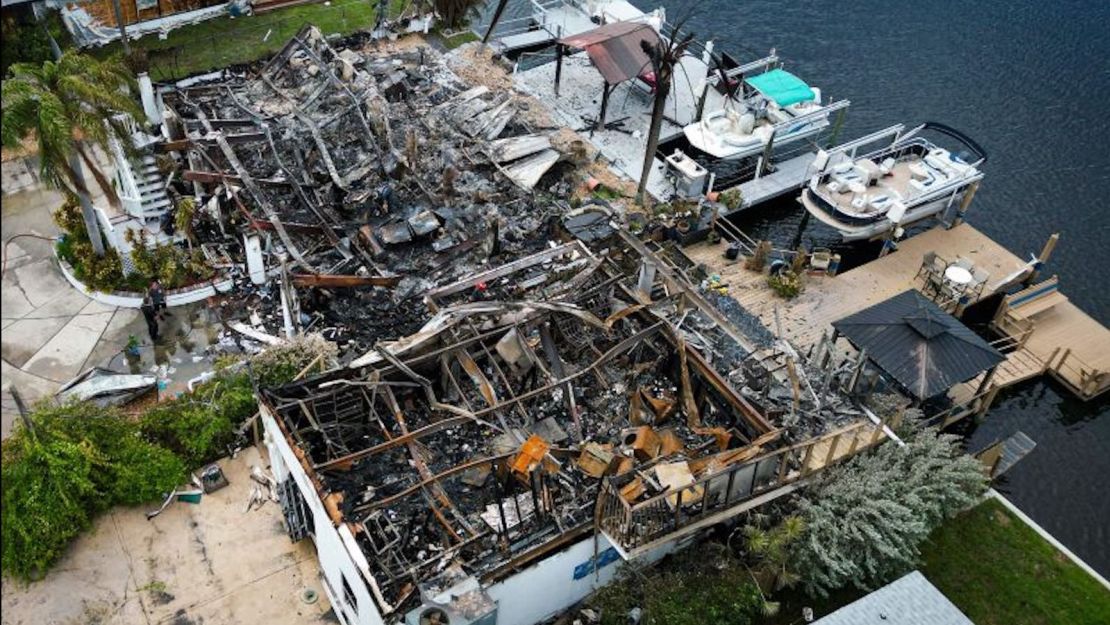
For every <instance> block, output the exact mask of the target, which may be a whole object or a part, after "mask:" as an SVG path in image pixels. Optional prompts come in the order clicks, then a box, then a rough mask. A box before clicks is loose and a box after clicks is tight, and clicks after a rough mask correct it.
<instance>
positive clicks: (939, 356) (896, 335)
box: [833, 290, 1005, 399]
mask: <svg viewBox="0 0 1110 625" xmlns="http://www.w3.org/2000/svg"><path fill="white" fill-rule="evenodd" d="M833 327H834V328H836V329H837V330H838V331H839V332H840V334H841V336H843V337H845V338H847V339H848V340H849V341H850V342H851V343H852V345H854V346H855V347H856V349H861V350H862V349H866V350H867V358H868V359H869V360H870V361H871V362H873V363H874V364H875V365H876V366H877V367H879V368H880V369H882V370H883V372H885V373H886V374H887V375H889V376H890V377H892V378H894V380H895V381H897V382H898V384H900V385H901V386H902V387H903V388H905V389H906V390H907V391H908V392H910V393H911V394H912V395H913V396H914V397H916V398H918V399H928V398H930V397H934V396H936V395H939V394H941V393H943V392H945V391H947V390H948V389H949V388H951V387H952V386H953V385H956V384H959V383H961V382H966V381H968V380H970V379H972V378H974V377H975V376H977V375H979V374H980V373H982V372H983V371H986V370H988V369H991V368H992V367H994V366H996V365H997V364H998V363H1000V362H1002V361H1003V360H1005V356H1003V355H1002V354H1001V353H999V351H998V350H996V349H995V348H993V347H991V346H990V344H988V343H987V342H986V341H984V340H983V339H982V338H981V337H979V335H977V334H975V333H974V332H972V331H971V330H970V329H968V327H967V326H965V325H964V324H963V323H961V322H960V320H959V319H956V318H955V317H953V316H952V315H950V314H948V313H946V312H944V311H943V310H941V308H940V307H939V306H937V305H936V304H935V303H934V302H932V301H931V300H929V299H928V298H926V297H925V296H924V295H922V294H921V293H919V292H917V291H915V290H909V291H906V292H904V293H901V294H899V295H895V296H894V297H892V298H890V299H888V300H885V301H882V302H879V303H878V304H875V305H874V306H871V307H870V308H865V309H863V310H861V311H859V312H858V313H855V314H854V315H849V316H847V317H844V318H843V319H840V320H839V321H835V322H833Z"/></svg>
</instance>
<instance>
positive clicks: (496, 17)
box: [482, 0, 509, 45]
mask: <svg viewBox="0 0 1110 625" xmlns="http://www.w3.org/2000/svg"><path fill="white" fill-rule="evenodd" d="M507 4H509V0H499V2H498V3H497V8H496V9H494V10H493V19H491V20H490V22H489V28H487V29H486V34H485V35H484V36H483V37H482V44H483V45H485V44H486V43H487V42H489V37H490V35H492V34H493V29H494V28H497V22H499V21H501V14H502V13H504V12H505V5H507Z"/></svg>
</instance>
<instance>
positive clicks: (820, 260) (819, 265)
mask: <svg viewBox="0 0 1110 625" xmlns="http://www.w3.org/2000/svg"><path fill="white" fill-rule="evenodd" d="M831 263H832V250H830V249H829V248H827V247H815V248H813V253H812V254H810V255H809V267H810V269H813V270H814V271H828V270H829V265H830V264H831Z"/></svg>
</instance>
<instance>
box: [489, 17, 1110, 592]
mask: <svg viewBox="0 0 1110 625" xmlns="http://www.w3.org/2000/svg"><path fill="white" fill-rule="evenodd" d="M632 2H633V3H634V4H636V5H637V6H639V7H640V8H641V9H644V10H650V9H652V8H654V7H655V6H659V5H662V6H664V7H666V9H667V17H668V20H670V21H671V22H675V21H676V20H678V19H679V18H681V17H683V16H686V15H688V16H689V19H688V20H687V22H686V24H687V30H689V31H692V32H694V33H695V34H696V35H697V36H698V38H699V39H703V40H704V39H713V40H714V41H715V42H716V45H717V49H718V50H720V51H726V52H729V53H730V54H732V56H734V57H738V58H746V59H751V58H757V57H758V56H763V55H765V54H766V53H767V52H768V51H769V50H770V49H771V48H772V47H774V48H776V49H777V51H778V53H779V55H780V56H782V57H783V58H784V59H786V68H787V69H788V70H791V71H793V72H795V73H797V74H798V75H799V76H801V77H802V78H804V79H805V80H807V81H808V82H810V84H812V85H814V86H818V87H820V88H821V90H822V92H823V93H824V94H825V95H826V96H834V97H836V98H848V99H849V100H851V101H852V106H851V108H850V109H849V112H848V117H847V123H846V125H845V128H844V131H843V133H842V135H841V138H842V139H849V138H852V137H855V136H860V135H863V134H866V133H867V132H871V131H873V130H878V129H881V128H885V127H887V126H889V125H891V124H895V123H905V124H907V125H914V124H916V123H919V122H923V121H937V122H940V123H943V124H947V125H950V126H953V127H955V128H957V129H959V130H961V131H963V132H964V133H966V134H968V135H969V136H970V137H972V138H973V139H975V140H976V141H978V142H979V143H980V144H981V145H982V146H983V147H984V148H985V149H986V150H987V151H988V153H989V161H988V162H987V164H986V165H985V166H984V169H985V171H986V179H985V180H984V182H983V185H982V187H981V188H980V190H979V193H978V194H977V195H976V197H975V202H974V204H973V205H972V209H971V212H970V214H969V218H968V221H970V222H971V223H972V224H973V225H974V226H975V227H976V228H978V229H980V230H982V231H983V232H985V233H987V234H988V235H990V236H991V237H992V238H994V239H996V240H997V241H999V242H1001V243H1002V244H1004V245H1006V246H1007V247H1008V248H1009V249H1010V250H1012V251H1014V252H1015V253H1017V254H1018V255H1020V256H1028V255H1029V254H1031V253H1033V254H1035V253H1037V252H1039V251H1040V249H1041V247H1042V245H1043V244H1044V241H1045V239H1046V238H1047V236H1048V235H1049V234H1050V233H1052V232H1054V231H1059V232H1060V233H1061V239H1060V244H1059V246H1058V247H1057V248H1056V251H1055V253H1054V255H1053V257H1052V261H1051V263H1050V266H1049V268H1048V271H1049V272H1051V273H1056V274H1058V275H1059V276H1060V282H1061V286H1062V290H1063V291H1064V292H1065V293H1067V295H1068V297H1069V298H1070V299H1071V300H1072V301H1074V302H1075V303H1076V304H1078V305H1079V306H1081V307H1082V308H1083V309H1084V310H1086V311H1087V312H1088V313H1089V314H1090V315H1092V316H1093V317H1095V318H1096V319H1098V320H1099V321H1101V322H1102V323H1104V324H1107V323H1110V288H1108V287H1110V284H1108V278H1107V275H1108V273H1110V272H1108V271H1107V266H1108V265H1110V253H1108V252H1107V245H1110V208H1107V206H1106V197H1107V195H1108V193H1107V190H1108V189H1110V114H1107V112H1106V103H1107V102H1110V36H1108V32H1110V30H1108V29H1110V2H1107V1H1106V0H1059V1H1056V2H1042V1H1040V0H980V1H979V2H967V1H957V0H933V1H931V2H887V1H884V0H837V1H835V2H833V1H831V0H807V1H797V0H793V1H792V0H777V1H776V0H744V1H738V0H664V1H662V2H644V1H643V0H632ZM529 10H530V2H528V1H527V0H512V3H511V4H510V7H509V9H508V10H507V11H506V16H505V18H506V19H508V18H513V17H522V16H526V15H527V14H528V12H529ZM802 214H803V211H802V210H801V209H800V208H799V207H798V206H797V204H795V203H794V202H792V201H785V202H779V203H777V204H775V205H772V206H768V207H766V209H765V210H761V211H760V212H758V213H755V214H750V215H745V216H744V218H743V219H741V223H740V225H741V226H742V227H743V228H744V229H745V230H746V231H747V232H749V233H750V234H751V235H753V236H754V237H755V238H757V239H759V238H769V239H771V240H773V241H775V242H776V243H786V244H788V243H790V242H792V241H793V240H795V238H796V237H798V236H799V235H800V238H801V241H802V242H803V243H805V244H807V245H808V246H811V247H812V246H815V245H824V246H829V244H830V243H832V242H833V241H834V240H835V239H834V238H833V237H834V233H833V232H831V231H830V230H828V229H827V228H826V227H824V226H823V225H821V224H814V223H813V221H812V220H811V221H809V223H807V224H802V223H801V220H802ZM801 226H804V227H803V228H801V230H800V232H799V228H800V227H801ZM1017 430H1021V431H1023V432H1025V433H1026V434H1028V435H1029V436H1030V437H1032V438H1033V439H1034V440H1035V441H1037V447H1036V449H1035V450H1034V451H1033V452H1032V453H1031V454H1030V455H1028V456H1027V457H1026V458H1025V459H1024V460H1022V461H1021V462H1020V463H1019V464H1018V465H1017V466H1016V467H1014V468H1013V469H1012V470H1011V471H1010V472H1009V473H1008V474H1007V475H1006V476H1004V477H1003V478H1002V481H1001V484H1000V485H998V487H997V488H998V490H999V491H1001V492H1003V493H1004V494H1006V496H1007V497H1008V498H1009V499H1010V500H1011V501H1013V502H1014V503H1015V504H1017V506H1018V507H1020V508H1021V509H1022V510H1023V511H1024V512H1025V513H1026V514H1028V515H1029V516H1031V517H1032V518H1033V519H1034V520H1036V521H1037V523H1039V524H1040V525H1041V526H1043V527H1044V528H1045V529H1047V530H1048V531H1049V532H1051V533H1052V534H1053V535H1055V536H1056V537H1057V538H1058V539H1059V540H1060V541H1061V542H1063V543H1064V544H1065V545H1067V546H1068V547H1069V548H1070V549H1072V550H1073V551H1074V552H1075V553H1076V554H1078V555H1079V556H1080V557H1081V558H1083V559H1084V560H1086V561H1087V563H1089V564H1090V565H1091V566H1093V567H1094V568H1095V569H1097V570H1099V571H1100V572H1101V573H1102V574H1103V575H1108V576H1110V497H1108V496H1107V493H1108V492H1110V490H1108V487H1107V484H1108V481H1110V401H1107V400H1106V399H1103V400H1101V401H1097V402H1093V403H1084V402H1080V401H1077V400H1075V399H1073V397H1072V396H1071V395H1069V394H1068V393H1067V392H1066V391H1064V390H1063V389H1062V388H1060V387H1059V386H1058V385H1056V384H1055V383H1053V382H1032V383H1028V384H1026V385H1023V386H1020V387H1017V388H1015V389H1012V390H1010V391H1009V392H1007V393H1006V394H1005V395H1002V396H1000V397H999V400H998V401H997V403H996V405H995V407H994V408H993V409H992V410H991V413H990V416H989V417H988V418H987V419H986V420H985V421H984V422H983V423H981V424H979V425H978V426H977V427H974V428H972V429H970V431H969V447H970V448H971V449H979V448H981V447H984V446H986V445H987V444H989V443H990V442H991V441H993V440H995V439H999V438H1004V437H1006V436H1008V435H1010V434H1011V433H1013V432H1015V431H1017Z"/></svg>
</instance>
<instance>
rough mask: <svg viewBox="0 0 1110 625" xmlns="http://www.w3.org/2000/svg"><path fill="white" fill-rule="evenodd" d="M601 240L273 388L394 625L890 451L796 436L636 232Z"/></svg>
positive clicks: (267, 394) (507, 271)
mask: <svg viewBox="0 0 1110 625" xmlns="http://www.w3.org/2000/svg"><path fill="white" fill-rule="evenodd" d="M607 243H608V246H607V248H606V250H605V251H604V253H602V254H595V253H594V252H592V251H591V250H590V249H589V248H587V247H585V246H584V245H583V244H582V243H579V242H572V243H567V244H564V245H560V246H556V247H554V248H551V249H548V250H545V251H542V252H539V253H537V254H534V255H531V256H528V257H525V258H522V259H519V260H517V261H514V262H512V263H509V264H507V265H505V266H503V267H498V268H494V269H491V270H488V271H486V272H482V273H480V274H477V275H475V276H472V277H469V278H466V279H463V280H461V281H458V282H456V283H453V284H450V285H447V286H444V287H441V288H438V289H435V290H432V291H430V292H429V293H428V294H427V296H426V299H427V301H428V305H429V309H430V310H433V311H435V313H434V315H433V316H432V318H431V319H430V321H429V322H428V323H427V324H426V325H425V326H424V327H423V328H422V329H421V331H419V332H417V333H415V334H413V335H411V336H408V337H404V338H401V339H399V340H397V341H393V342H389V343H382V344H379V345H378V346H377V347H376V348H375V349H374V350H371V351H370V352H368V353H367V354H365V355H364V356H362V357H360V358H358V359H356V360H355V361H354V362H353V363H351V366H350V367H348V368H346V369H340V370H336V371H332V372H330V373H327V374H324V375H321V376H319V377H315V378H312V379H309V380H306V381H301V382H295V383H292V384H289V385H286V386H284V387H280V388H274V389H267V390H265V391H264V396H263V401H262V409H263V414H264V420H265V422H266V423H267V427H268V429H270V430H271V431H272V435H273V436H275V437H280V439H282V440H283V441H284V443H283V444H287V445H289V448H290V449H293V450H297V451H296V452H295V457H296V465H295V468H293V469H290V471H291V472H292V473H293V474H294V475H297V474H298V471H303V472H304V473H303V475H304V479H305V480H306V481H307V482H308V483H310V484H311V488H312V493H313V494H314V495H317V496H319V497H320V500H321V501H322V502H323V503H322V505H323V507H324V508H325V509H326V510H327V514H328V517H329V519H330V521H331V522H332V523H334V524H335V525H336V526H339V527H344V528H347V530H346V531H347V532H349V534H350V537H351V538H350V543H349V545H354V546H357V550H358V552H359V553H360V554H362V557H363V558H364V562H365V568H364V569H363V570H362V574H363V575H364V576H365V577H366V578H367V579H369V580H371V581H372V586H373V588H374V589H375V593H376V594H375V606H376V610H379V611H381V613H382V614H383V615H387V616H388V615H389V614H397V618H400V617H401V615H406V614H407V615H408V616H406V618H409V619H410V620H409V621H408V622H418V621H417V620H412V619H418V618H419V617H420V615H422V614H426V613H427V612H428V610H432V609H435V610H442V611H443V612H444V614H446V615H448V616H447V618H448V620H449V622H452V623H454V622H485V621H479V620H475V619H476V618H477V617H474V616H473V615H472V616H471V617H467V618H465V619H461V620H460V615H461V614H463V613H464V612H466V607H465V606H468V605H471V604H473V603H474V602H477V603H478V604H479V605H482V606H487V611H486V612H482V611H481V610H479V612H480V613H481V615H488V614H489V613H491V612H489V611H488V610H493V611H494V612H496V606H497V605H501V604H503V603H504V601H505V599H504V597H503V596H502V594H501V593H503V592H505V587H506V585H507V584H510V580H512V579H513V578H514V577H515V576H517V575H518V574H519V573H520V571H521V570H523V569H526V568H527V567H529V566H531V565H533V564H535V563H537V562H541V561H544V560H545V559H547V558H556V559H558V558H559V557H560V554H562V553H564V552H565V550H566V549H567V547H568V545H578V544H580V543H581V544H586V543H589V544H593V543H594V542H595V541H596V540H599V539H600V538H599V537H601V536H605V538H604V540H605V541H607V543H611V545H612V546H611V547H608V549H611V550H613V551H612V553H618V552H624V555H625V556H626V557H628V558H637V557H650V554H652V553H657V552H658V551H659V550H660V549H662V550H664V551H666V550H669V549H672V548H674V547H675V546H676V545H677V544H678V543H679V539H680V538H681V537H683V536H692V535H693V533H694V532H696V531H698V530H699V529H704V528H705V527H707V525H705V523H706V522H707V521H710V520H712V519H714V518H716V519H727V518H730V517H732V516H735V515H737V514H739V513H740V512H742V511H743V510H746V509H748V508H750V507H751V506H754V505H759V503H761V502H763V501H766V500H769V499H772V498H774V497H777V496H780V495H782V494H786V493H788V492H790V491H791V490H793V488H794V487H795V486H794V485H795V484H797V483H798V481H800V480H803V479H804V478H805V477H806V476H808V475H810V474H812V473H813V472H814V471H817V470H819V469H820V468H821V467H823V466H826V465H827V464H829V463H831V462H835V461H836V460H839V459H841V458H844V457H847V456H849V455H851V454H852V453H855V452H857V451H861V450H863V449H865V448H867V447H869V446H870V445H873V444H876V443H877V442H879V441H881V440H884V439H885V434H884V431H883V428H882V427H875V425H874V424H872V423H871V422H870V421H868V420H867V419H866V418H865V417H863V416H862V413H858V412H857V413H855V414H854V415H852V414H840V415H839V418H838V419H829V420H827V421H824V422H822V423H821V424H820V429H819V431H817V432H809V431H807V432H802V439H801V440H799V438H798V434H799V432H798V431H791V430H789V429H787V428H784V427H782V425H781V423H777V422H776V421H781V419H779V417H782V416H783V414H784V413H783V411H782V410H780V409H778V408H777V404H778V402H777V399H776V398H774V397H770V396H768V395H766V394H764V395H763V396H762V397H761V396H760V395H759V393H758V392H756V391H755V390H753V386H755V385H756V384H757V383H758V382H763V383H766V382H767V381H768V380H771V379H772V371H770V370H768V369H767V368H765V367H764V368H760V367H761V363H762V362H763V361H762V360H760V359H758V358H757V359H754V360H753V359H752V356H753V352H752V351H751V349H750V347H749V346H748V344H747V341H746V340H745V339H744V337H743V336H742V335H740V334H738V333H737V331H736V330H735V328H733V327H732V326H731V324H729V323H728V321H727V320H726V319H725V318H724V317H723V316H722V315H721V314H720V313H719V312H718V311H717V310H716V309H715V308H714V307H713V306H712V305H711V304H710V303H709V302H708V301H707V300H705V299H704V298H702V297H701V296H700V295H699V294H698V292H697V291H696V290H695V289H693V288H692V287H691V286H690V285H689V284H687V283H684V282H683V280H682V279H681V278H680V277H679V276H677V275H674V274H671V273H670V271H669V270H668V269H667V268H666V267H665V266H663V264H662V263H661V261H660V259H659V258H658V257H656V256H654V255H652V254H651V252H650V251H649V250H647V249H646V248H643V247H641V246H640V245H639V244H638V243H636V242H635V241H634V239H631V238H630V237H621V236H617V237H616V238H615V239H610V240H609V241H608V242H607ZM657 263H658V264H657ZM279 454H280V451H279ZM352 548H354V547H352ZM595 555H596V554H595ZM591 566H595V565H591ZM596 566H598V567H600V566H601V565H600V564H597V565H596ZM444 576H447V577H449V578H450V580H451V581H450V583H448V582H445V581H444ZM582 576H583V577H588V575H586V574H583V575H582ZM575 579H578V578H575ZM445 584H446V586H445ZM458 585H461V586H458ZM456 586H458V587H459V588H467V589H469V590H468V591H467V592H465V593H446V594H447V596H448V597H449V598H448V599H444V598H443V594H444V593H443V591H444V588H445V587H456ZM463 596H465V599H463V598H462V597H463ZM437 597H439V598H438V599H437ZM579 598H580V597H579ZM537 615H539V616H543V615H546V614H545V613H543V612H542V610H541V611H540V612H538V613H537ZM514 618H515V617H514ZM489 622H497V621H489ZM522 622H523V621H522Z"/></svg>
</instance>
